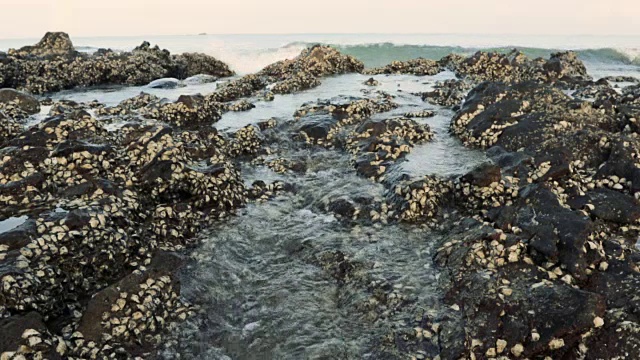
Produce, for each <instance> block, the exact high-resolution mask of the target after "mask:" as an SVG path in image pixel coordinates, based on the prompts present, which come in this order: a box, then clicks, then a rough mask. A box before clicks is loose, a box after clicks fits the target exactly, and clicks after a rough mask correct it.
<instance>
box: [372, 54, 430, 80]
mask: <svg viewBox="0 0 640 360" xmlns="http://www.w3.org/2000/svg"><path fill="white" fill-rule="evenodd" d="M440 71H442V68H441V67H440V65H439V64H438V63H437V62H436V61H434V60H430V59H423V58H418V59H412V60H407V61H392V62H391V63H390V64H389V65H387V66H384V67H380V68H373V69H368V70H365V71H364V73H365V74H368V75H378V74H411V75H418V76H425V75H436V74H437V73H439V72H440Z"/></svg>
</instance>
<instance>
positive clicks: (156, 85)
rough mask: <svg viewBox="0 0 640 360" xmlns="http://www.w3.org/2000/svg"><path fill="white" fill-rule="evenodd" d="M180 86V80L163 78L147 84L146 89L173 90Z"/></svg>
mask: <svg viewBox="0 0 640 360" xmlns="http://www.w3.org/2000/svg"><path fill="white" fill-rule="evenodd" d="M180 85H181V84H180V80H178V79H176V78H164V79H158V80H153V81H152V82H150V83H149V84H147V86H146V87H148V88H151V89H175V88H177V87H180Z"/></svg>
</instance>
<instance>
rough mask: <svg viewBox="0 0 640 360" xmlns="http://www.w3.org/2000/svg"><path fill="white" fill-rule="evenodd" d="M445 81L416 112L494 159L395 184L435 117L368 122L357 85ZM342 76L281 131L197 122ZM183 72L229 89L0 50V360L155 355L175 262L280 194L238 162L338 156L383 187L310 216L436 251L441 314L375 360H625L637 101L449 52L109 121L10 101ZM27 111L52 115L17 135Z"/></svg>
mask: <svg viewBox="0 0 640 360" xmlns="http://www.w3.org/2000/svg"><path fill="white" fill-rule="evenodd" d="M446 70H449V71H452V72H453V73H455V75H456V76H457V79H454V80H447V81H443V82H440V83H438V84H437V85H436V86H435V88H434V90H433V91H430V92H426V93H420V94H416V95H417V96H420V97H421V98H422V99H423V100H424V101H425V105H427V104H429V103H431V104H437V105H439V106H443V107H446V108H450V109H452V111H454V112H455V114H454V116H453V118H452V119H451V125H450V131H451V133H452V134H453V135H454V136H456V137H457V138H459V139H460V141H461V142H462V143H463V144H464V145H465V146H467V147H472V148H477V149H480V150H482V151H485V152H486V155H487V156H488V158H489V159H491V161H490V162H489V163H486V164H483V165H481V166H479V167H477V168H476V169H474V170H473V171H471V172H469V173H468V174H465V175H463V176H457V177H452V178H446V177H441V176H436V175H427V176H424V177H423V178H419V179H416V178H411V177H409V176H407V174H405V173H403V172H402V170H401V167H400V164H401V163H402V162H403V160H404V159H405V158H406V157H407V155H408V154H410V153H411V152H412V149H413V148H414V147H416V146H418V145H420V144H422V143H427V142H430V141H433V138H434V136H435V134H434V132H433V131H432V129H431V128H430V127H429V125H427V124H424V123H421V122H418V120H417V119H421V118H426V119H428V118H429V117H432V116H434V112H433V111H431V110H428V109H426V106H425V109H415V111H410V112H407V113H405V114H404V116H387V115H386V113H389V112H390V111H391V110H393V109H396V108H398V106H399V105H398V103H397V101H396V100H397V99H396V98H395V95H394V94H390V93H387V92H384V91H382V90H377V89H376V87H377V86H378V85H379V83H378V81H377V80H376V78H375V77H381V76H388V75H393V74H411V75H415V76H425V75H435V74H438V73H440V72H442V71H446ZM347 73H362V74H366V75H367V76H374V77H372V78H371V79H370V80H368V81H367V82H366V85H364V86H366V87H367V89H365V91H363V95H362V96H358V97H353V96H343V95H341V94H335V96H334V97H333V98H331V99H329V100H318V101H316V102H310V103H306V104H304V105H302V106H301V107H300V108H299V109H298V110H297V111H296V112H295V114H291V115H292V116H293V120H292V121H280V120H276V119H270V120H265V121H264V122H261V123H258V124H255V125H248V126H246V127H243V128H240V129H239V130H237V131H235V132H227V133H224V132H220V131H218V130H216V129H215V128H214V127H213V126H212V125H213V124H214V123H216V122H217V121H218V120H219V119H220V118H221V117H222V116H223V114H224V113H227V112H230V111H239V112H241V111H247V110H250V109H252V108H253V107H254V106H255V104H256V103H258V102H261V101H272V100H273V99H274V98H275V97H276V96H281V95H282V94H293V93H297V92H300V91H303V90H307V89H311V88H314V87H317V86H319V85H320V83H321V82H322V80H323V78H324V77H327V76H334V75H339V74H347ZM199 74H206V75H211V76H215V77H227V76H232V75H233V73H232V72H231V71H230V70H229V68H228V66H227V65H225V64H223V63H221V62H220V61H218V60H216V59H213V58H211V57H209V56H207V55H203V54H182V55H170V54H169V53H168V52H167V51H163V50H160V49H158V48H157V47H156V48H152V47H150V46H149V44H146V43H145V44H143V45H142V46H140V47H138V48H136V49H135V50H133V51H132V52H131V53H115V52H112V51H110V50H100V51H98V52H97V53H95V54H92V55H87V54H81V53H78V52H76V51H75V50H74V48H73V45H72V44H71V42H70V40H69V37H68V35H66V34H63V33H48V34H47V35H45V37H44V38H43V39H42V41H40V42H39V43H38V44H36V45H35V46H31V47H25V48H22V49H19V50H12V51H9V53H8V54H0V87H2V88H7V89H2V90H0V136H1V138H0V205H1V206H0V219H3V220H4V219H16V218H20V219H23V220H21V221H22V222H23V223H22V224H21V225H19V226H17V227H15V228H12V229H10V230H9V231H5V232H1V233H0V331H2V333H3V334H7V335H6V336H5V337H4V338H0V353H2V359H3V360H4V359H5V358H6V359H24V358H29V359H37V358H47V359H57V358H65V359H66V358H68V359H81V358H82V359H84V358H112V357H115V358H136V357H140V358H155V357H157V356H158V354H157V353H156V350H157V347H158V345H159V344H162V343H163V342H164V341H165V340H166V339H167V336H169V335H170V334H171V332H172V331H173V330H174V329H176V328H177V327H178V326H180V325H179V324H180V323H181V322H183V321H184V320H185V319H187V318H189V317H193V316H197V313H198V306H197V304H189V303H187V302H186V301H185V300H184V299H183V298H181V296H180V281H179V275H178V271H179V269H180V267H181V266H182V265H183V264H184V263H185V262H186V259H185V258H184V257H183V256H184V254H185V251H186V249H189V248H191V247H193V246H197V244H198V239H199V236H200V235H201V234H202V232H203V231H205V230H206V229H207V228H209V227H210V226H211V225H212V224H216V223H219V222H222V221H226V220H225V219H227V218H228V217H229V216H233V215H234V213H235V212H236V211H237V210H238V209H241V208H243V207H245V206H246V204H248V203H250V202H263V201H269V200H271V199H273V198H274V197H276V196H277V195H278V194H282V193H286V192H296V188H295V186H292V185H291V184H287V183H285V182H282V181H275V182H267V181H256V182H254V183H253V184H252V185H251V186H249V185H247V184H245V181H244V178H243V174H242V171H241V167H242V166H258V165H266V166H267V167H268V168H270V169H272V170H273V171H275V172H277V173H287V172H293V173H296V172H299V173H304V172H306V168H307V164H305V162H304V160H303V159H298V158H287V152H286V151H282V152H279V150H280V149H285V148H309V149H314V148H317V147H321V148H323V149H329V150H330V151H335V152H339V153H344V154H348V156H349V157H350V159H351V162H352V170H353V171H354V172H355V173H356V174H358V175H359V176H361V177H363V178H365V179H369V180H370V181H371V182H374V183H379V184H381V186H382V187H383V188H384V192H385V196H384V198H382V199H374V198H363V197H355V196H354V197H353V198H344V197H341V198H335V199H333V198H330V199H328V201H327V203H326V206H325V208H324V209H323V211H325V212H326V213H328V214H333V215H334V216H335V217H336V218H337V219H339V220H340V221H341V226H344V227H347V228H349V227H357V226H360V225H376V226H386V225H387V224H392V223H393V224H395V223H406V224H411V226H416V227H426V228H428V229H430V231H431V232H432V233H433V234H438V236H437V237H434V238H435V239H436V240H429V239H425V241H437V242H438V244H437V252H436V254H435V255H434V257H433V261H434V263H435V264H436V265H437V266H438V271H439V273H440V276H439V279H438V282H437V287H438V288H439V289H440V291H441V292H442V294H443V298H442V299H441V301H442V304H443V306H441V307H440V310H439V311H438V312H436V313H435V314H434V313H432V312H429V313H427V312H425V313H424V315H422V316H418V317H416V319H415V320H414V321H411V322H407V323H404V324H400V325H399V326H398V327H397V328H395V330H394V331H393V333H391V334H389V335H388V337H387V338H386V339H381V341H380V343H379V344H377V345H375V348H376V353H377V356H378V358H390V359H391V358H415V359H424V358H431V359H435V358H438V357H439V358H440V359H460V358H465V359H467V358H468V359H511V358H513V359H515V358H523V359H525V358H528V359H547V358H549V359H574V358H576V359H577V358H582V359H600V358H628V359H633V358H640V353H639V352H640V351H639V350H638V347H637V346H636V343H637V342H638V339H639V335H638V328H640V319H638V318H637V315H636V313H637V310H638V309H637V306H638V305H637V304H636V303H637V301H636V296H635V293H634V289H635V285H636V284H637V283H638V281H639V280H638V277H639V276H640V275H639V273H638V267H637V262H638V261H640V257H639V256H640V253H639V252H638V250H637V249H636V241H637V239H638V235H639V230H640V227H639V226H638V220H639V219H640V202H639V201H638V198H639V197H640V164H639V163H638V160H637V159H638V157H639V156H640V150H638V148H640V141H639V140H638V136H637V129H636V126H637V125H636V124H637V119H638V118H639V117H640V89H639V87H638V85H637V84H636V85H631V86H628V87H626V88H624V89H623V90H621V91H616V89H614V87H613V86H612V85H611V84H610V83H609V82H608V81H606V79H605V80H598V81H593V79H592V78H591V77H590V76H589V75H588V74H587V71H586V68H585V66H584V65H583V64H582V63H581V62H580V60H579V59H577V57H576V56H575V54H574V53H571V52H564V53H557V54H553V55H551V57H550V58H549V59H547V60H545V59H529V58H527V57H526V56H524V55H523V54H521V53H518V52H516V51H514V52H512V53H510V54H497V53H485V52H478V53H476V54H474V55H472V56H469V57H463V56H460V55H455V54H452V55H449V56H447V57H445V58H443V59H441V60H439V61H433V60H425V59H416V60H410V61H406V62H393V63H391V64H389V65H388V66H386V67H383V68H376V69H366V70H365V69H364V66H363V64H362V63H361V62H360V61H358V60H357V59H355V58H353V57H351V56H348V55H344V54H341V53H339V52H338V51H337V50H335V49H333V48H331V47H327V46H314V47H311V48H309V49H306V50H304V51H303V52H302V53H301V54H300V55H299V56H298V57H296V58H295V59H292V60H286V61H281V62H278V63H275V64H272V65H270V66H267V67H266V68H265V69H263V70H262V71H260V72H258V73H256V74H250V75H246V76H243V77H239V78H234V79H231V80H230V81H228V82H226V83H224V84H222V85H220V86H219V87H218V89H217V90H216V91H214V92H212V93H210V94H205V95H183V96H181V97H180V98H179V99H178V100H177V101H175V102H169V101H166V100H163V99H160V98H158V97H155V96H153V95H150V94H145V93H143V94H140V95H139V96H136V97H133V98H131V99H127V100H124V101H123V102H121V103H120V104H118V105H117V106H106V105H104V104H101V103H99V102H95V103H76V102H72V101H52V102H50V103H49V102H48V101H47V100H46V99H42V98H36V97H34V96H33V95H28V94H27V93H26V92H31V93H32V94H43V93H49V92H53V91H59V90H62V89H70V88H76V87H85V86H94V85H108V84H128V85H134V84H137V85H141V84H147V83H149V82H151V81H153V80H156V79H160V78H167V77H173V78H177V79H184V78H187V77H190V76H194V75H199ZM378 79H380V78H378ZM610 80H611V81H616V79H613V78H612V79H610ZM619 80H620V81H625V82H633V81H629V80H630V79H626V78H625V79H619ZM636 82H637V81H636ZM9 88H15V89H18V90H21V91H24V92H20V91H16V90H14V89H9ZM45 103H46V104H47V105H48V106H51V109H50V111H49V117H47V118H46V119H45V120H43V121H42V122H40V123H38V124H36V125H33V126H30V127H26V126H25V121H26V120H27V119H28V118H29V116H31V115H33V114H36V113H39V112H40V109H41V105H43V106H44V104H45ZM112 124H118V126H117V127H116V128H115V130H114V129H113V128H111V127H109V128H107V125H112ZM274 154H276V155H278V156H279V155H282V156H281V157H277V158H273V156H272V155H274ZM314 261H315V263H316V266H320V267H321V268H323V269H325V270H326V271H327V273H328V274H329V275H331V276H332V277H333V278H335V279H336V281H338V282H339V283H341V284H351V285H349V286H354V287H364V288H366V289H367V292H368V293H370V294H371V296H372V298H374V299H375V304H377V305H376V306H374V307H371V308H367V307H365V308H363V309H359V310H358V311H363V312H365V313H366V314H368V315H367V316H368V317H369V318H371V319H373V321H375V320H376V319H378V318H379V317H384V316H387V315H384V314H387V313H388V312H406V313H410V312H413V311H416V308H415V307H416V306H417V305H416V304H412V303H411V302H410V301H408V300H407V298H406V297H404V295H403V294H402V293H401V291H399V290H398V289H397V288H394V287H393V285H390V284H388V283H376V282H375V281H373V282H372V280H371V279H370V278H369V277H367V276H366V275H363V273H362V272H360V271H359V269H362V268H363V267H366V266H368V265H366V264H360V263H357V262H353V261H352V260H350V256H349V254H344V253H341V252H340V251H333V252H324V253H323V254H322V255H321V256H318V257H317V258H316V260H314ZM382 308H384V309H385V311H384V312H381V310H380V309H382Z"/></svg>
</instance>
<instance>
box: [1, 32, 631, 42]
mask: <svg viewBox="0 0 640 360" xmlns="http://www.w3.org/2000/svg"><path fill="white" fill-rule="evenodd" d="M47 32H63V33H66V34H68V35H69V37H72V38H133V37H169V36H277V35H280V36H283V35H430V36H448V35H449V36H450V35H459V36H460V35H461V36H464V35H473V36H505V37H514V36H515V37H518V36H543V37H562V36H581V37H586V36H592V37H640V33H639V34H600V35H596V34H586V33H585V34H531V33H529V34H505V33H420V32H407V33H403V32H399V33H385V32H362V33H358V32H355V33H350V32H318V33H315V32H292V33H285V32H274V33H208V32H201V33H188V34H143V35H80V36H75V35H72V34H71V33H69V32H66V31H52V30H49V31H47ZM47 32H45V33H43V34H42V35H40V36H30V37H29V36H28V37H15V38H6V37H5V38H0V40H32V39H41V38H42V37H44V35H45V34H46V33H47Z"/></svg>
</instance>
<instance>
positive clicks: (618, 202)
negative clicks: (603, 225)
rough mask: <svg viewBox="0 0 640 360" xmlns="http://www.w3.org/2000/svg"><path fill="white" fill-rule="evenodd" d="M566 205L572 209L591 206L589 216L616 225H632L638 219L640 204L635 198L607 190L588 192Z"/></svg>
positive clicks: (639, 217) (639, 216)
mask: <svg viewBox="0 0 640 360" xmlns="http://www.w3.org/2000/svg"><path fill="white" fill-rule="evenodd" d="M568 204H569V205H571V207H572V208H574V209H584V208H585V207H586V205H587V204H591V205H593V206H594V208H593V209H592V210H590V213H591V214H593V215H594V216H596V217H598V218H600V219H602V220H605V221H611V222H614V223H618V224H632V223H634V222H635V221H636V220H638V219H640V204H638V201H637V200H636V199H635V198H633V197H632V196H629V195H626V194H623V193H620V192H618V191H615V190H611V189H607V188H602V189H596V190H594V191H589V192H587V193H586V195H585V196H580V197H576V198H573V199H570V200H569V201H568Z"/></svg>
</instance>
